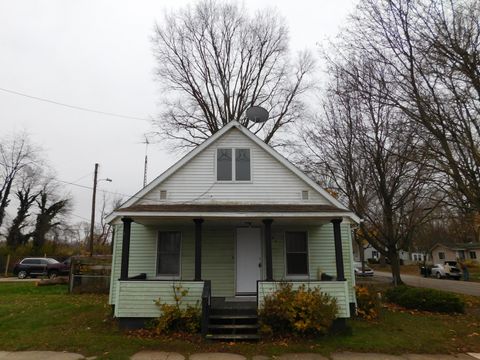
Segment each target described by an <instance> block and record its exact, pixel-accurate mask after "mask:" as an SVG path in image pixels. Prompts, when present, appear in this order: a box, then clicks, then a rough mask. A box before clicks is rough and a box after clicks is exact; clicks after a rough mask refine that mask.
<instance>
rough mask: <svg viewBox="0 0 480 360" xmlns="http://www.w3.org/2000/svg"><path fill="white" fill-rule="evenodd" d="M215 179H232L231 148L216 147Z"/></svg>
mask: <svg viewBox="0 0 480 360" xmlns="http://www.w3.org/2000/svg"><path fill="white" fill-rule="evenodd" d="M217 180H221V181H230V180H232V149H217Z"/></svg>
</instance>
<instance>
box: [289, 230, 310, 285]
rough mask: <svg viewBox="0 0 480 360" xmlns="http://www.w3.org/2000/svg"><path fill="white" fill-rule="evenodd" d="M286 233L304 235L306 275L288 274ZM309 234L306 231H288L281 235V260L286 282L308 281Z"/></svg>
mask: <svg viewBox="0 0 480 360" xmlns="http://www.w3.org/2000/svg"><path fill="white" fill-rule="evenodd" d="M288 233H304V234H305V239H306V241H307V253H306V255H307V273H306V274H289V273H288V260H287V234H288ZM308 239H309V234H308V231H307V230H288V231H285V232H284V234H283V255H284V256H283V258H284V266H285V271H284V273H285V279H288V280H308V279H310V241H309V240H308Z"/></svg>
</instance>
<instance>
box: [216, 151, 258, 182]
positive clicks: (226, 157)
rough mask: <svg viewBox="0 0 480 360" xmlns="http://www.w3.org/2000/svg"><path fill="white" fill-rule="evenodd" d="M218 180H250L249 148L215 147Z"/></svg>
mask: <svg viewBox="0 0 480 360" xmlns="http://www.w3.org/2000/svg"><path fill="white" fill-rule="evenodd" d="M217 180H218V181H232V180H235V181H250V180H251V166H250V149H231V148H218V149H217Z"/></svg>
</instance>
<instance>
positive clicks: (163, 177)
mask: <svg viewBox="0 0 480 360" xmlns="http://www.w3.org/2000/svg"><path fill="white" fill-rule="evenodd" d="M232 128H236V129H238V130H239V131H240V132H241V133H242V134H243V135H245V136H246V137H247V138H249V139H250V140H252V141H253V142H254V143H255V144H257V145H258V146H259V147H260V148H261V149H263V150H264V151H265V152H267V153H268V154H269V155H271V156H272V157H273V158H274V159H276V160H277V161H278V162H280V164H282V165H283V166H285V167H286V168H287V169H289V170H290V171H291V172H293V173H294V174H295V175H297V176H298V177H299V178H300V179H301V180H303V181H304V182H305V183H307V184H308V185H310V186H311V187H312V188H313V189H314V190H315V191H317V192H318V193H320V194H321V195H322V196H323V197H324V198H325V199H326V200H327V201H329V202H330V203H331V204H332V205H333V206H334V207H336V208H337V209H338V210H341V211H345V212H350V210H349V209H348V208H347V207H345V206H344V205H343V204H342V203H341V202H340V201H338V200H337V199H335V198H334V197H333V196H332V195H331V194H330V193H328V192H327V191H326V190H324V189H323V188H322V187H321V186H319V185H318V184H317V183H316V182H315V181H313V180H312V179H310V178H309V177H308V176H307V175H306V174H305V173H303V172H302V171H301V170H300V169H298V168H297V167H296V166H294V165H293V164H292V163H291V162H290V161H289V160H287V159H286V158H285V157H284V156H282V155H281V154H280V153H278V152H277V151H276V150H274V149H273V148H272V147H270V146H269V145H267V144H266V143H265V142H263V141H262V140H261V139H260V138H258V137H257V136H256V135H255V134H253V133H252V132H251V131H249V130H248V129H247V128H245V127H244V126H242V125H241V124H240V123H239V122H238V121H231V122H229V123H228V124H227V125H225V126H224V127H223V128H221V129H220V130H219V131H217V132H216V133H215V134H213V135H212V136H210V137H209V138H208V139H207V140H205V141H204V142H203V143H202V144H200V145H199V146H197V147H196V148H195V149H193V150H192V151H190V152H189V153H188V154H186V155H185V156H184V157H183V158H181V159H180V160H179V161H177V162H176V163H175V164H174V165H172V166H171V167H170V168H168V169H167V170H166V171H165V172H163V173H162V174H161V175H160V176H158V177H157V178H156V179H154V180H153V181H152V182H150V183H149V184H148V185H147V186H146V187H144V188H143V189H141V190H140V191H139V192H137V193H136V194H135V195H134V196H132V197H131V198H130V199H129V200H127V201H126V202H125V203H124V204H123V205H122V206H120V208H119V209H117V210H122V209H125V208H129V207H132V206H134V205H135V203H136V202H137V201H139V200H140V198H142V197H143V196H145V195H146V194H148V193H149V192H150V191H151V190H153V189H154V188H155V187H157V186H158V185H159V184H161V183H162V182H163V181H165V180H166V179H167V178H169V177H170V176H171V175H172V174H174V173H175V172H176V171H177V170H179V169H180V168H181V167H183V166H184V165H185V164H187V163H188V162H189V161H190V160H191V159H193V158H194V157H195V156H197V155H198V154H199V153H201V152H202V151H203V150H205V149H206V148H207V147H208V146H209V145H211V144H213V143H214V142H215V141H217V140H218V139H219V138H221V137H222V136H223V135H224V134H225V133H227V132H228V131H229V130H230V129H232ZM350 216H351V217H352V219H353V220H354V221H356V222H359V221H360V218H358V216H356V215H355V214H353V213H350ZM109 217H110V216H109Z"/></svg>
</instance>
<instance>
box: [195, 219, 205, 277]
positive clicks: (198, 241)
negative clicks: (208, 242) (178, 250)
mask: <svg viewBox="0 0 480 360" xmlns="http://www.w3.org/2000/svg"><path fill="white" fill-rule="evenodd" d="M193 222H194V223H195V279H194V280H195V281H199V280H202V223H203V219H193Z"/></svg>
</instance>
